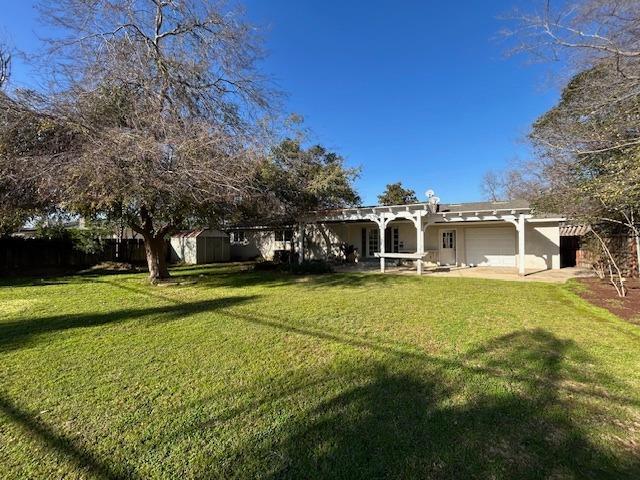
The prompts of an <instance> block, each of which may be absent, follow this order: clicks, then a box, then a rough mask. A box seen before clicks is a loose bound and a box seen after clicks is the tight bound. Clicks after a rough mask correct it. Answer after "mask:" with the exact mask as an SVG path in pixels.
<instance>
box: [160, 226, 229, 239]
mask: <svg viewBox="0 0 640 480" xmlns="http://www.w3.org/2000/svg"><path fill="white" fill-rule="evenodd" d="M228 236H229V235H227V234H226V233H224V232H222V231H220V230H214V229H212V228H196V229H194V230H182V231H180V232H176V233H174V234H173V235H171V237H178V238H197V237H228Z"/></svg>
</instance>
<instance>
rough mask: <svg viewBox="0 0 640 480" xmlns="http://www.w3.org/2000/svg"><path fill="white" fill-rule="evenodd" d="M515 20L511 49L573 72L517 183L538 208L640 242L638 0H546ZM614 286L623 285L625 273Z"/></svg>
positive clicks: (537, 126)
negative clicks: (558, 61) (557, 62)
mask: <svg viewBox="0 0 640 480" xmlns="http://www.w3.org/2000/svg"><path fill="white" fill-rule="evenodd" d="M514 20H515V28H514V29H513V30H512V31H511V34H512V36H513V38H515V39H516V42H517V43H516V48H515V50H517V51H524V52H528V53H532V54H533V55H534V56H535V58H536V59H540V58H553V59H561V60H564V61H565V63H564V64H563V65H564V70H563V71H564V73H565V74H568V76H569V81H568V82H567V83H566V86H565V87H564V89H563V91H562V95H561V97H560V100H559V102H558V103H557V105H555V106H554V107H553V108H552V109H551V110H549V111H548V112H546V113H545V114H544V115H542V116H541V117H540V118H539V119H538V120H537V121H536V122H535V123H534V124H533V126H532V129H531V133H530V135H529V138H530V140H531V142H532V145H533V147H534V152H535V158H533V159H532V160H531V161H529V162H526V163H525V164H524V165H523V166H520V168H516V169H514V170H512V172H513V174H514V175H516V176H515V177H514V178H515V179H516V182H515V183H518V180H520V182H519V183H520V185H525V186H527V187H528V188H529V190H530V192H531V193H532V196H533V197H534V200H535V204H536V206H537V207H538V208H539V209H541V210H546V211H553V212H556V213H562V214H564V215H566V216H567V217H568V218H570V219H572V220H574V221H580V222H584V223H587V224H590V225H591V227H592V231H593V232H594V235H596V236H597V238H599V239H602V237H603V235H604V234H607V233H611V232H614V233H615V232H623V233H624V232H626V233H631V234H632V235H633V236H635V238H636V242H637V245H638V244H640V242H638V237H639V236H640V231H639V230H640V228H639V220H638V218H639V216H640V186H639V185H640V183H639V181H640V124H639V123H638V119H639V118H640V115H639V114H640V28H639V27H640V4H639V3H638V2H625V1H618V0H586V1H580V2H550V1H547V2H541V7H540V9H539V10H538V11H536V12H533V13H525V14H518V15H516V16H515V17H514ZM507 174H509V172H508V173H507ZM527 182H529V183H527ZM603 248H604V250H605V251H606V253H607V255H608V256H609V260H610V261H612V262H613V257H612V256H611V255H610V254H609V252H608V250H607V248H606V245H604V243H603ZM638 260H639V262H638V263H639V264H640V249H638ZM614 263H615V262H614ZM615 268H616V269H617V266H615ZM618 273H619V272H618ZM617 287H618V289H619V291H620V292H621V293H622V294H624V285H623V284H622V281H621V276H620V281H619V282H618V285H617Z"/></svg>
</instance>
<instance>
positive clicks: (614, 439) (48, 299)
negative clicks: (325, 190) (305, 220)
mask: <svg viewBox="0 0 640 480" xmlns="http://www.w3.org/2000/svg"><path fill="white" fill-rule="evenodd" d="M174 274H175V275H179V276H185V277H186V279H187V280H188V279H191V280H195V281H196V283H193V284H185V285H182V286H173V287H165V288H160V287H151V286H148V285H146V284H145V282H144V275H142V274H140V275H131V274H127V275H104V276H74V277H67V278H55V279H45V280H38V279H36V280H34V279H26V280H25V279H23V280H19V281H18V280H15V279H14V280H7V279H5V280H2V283H0V478H7V479H14V478H65V479H73V478H121V477H124V478H139V479H147V478H225V479H226V478H345V479H352V478H366V479H371V478H465V477H477V478H612V479H613V478H615V479H618V478H636V479H637V478H640V328H638V327H637V326H634V325H631V324H628V323H625V322H624V321H622V320H620V319H618V318H616V317H614V316H613V315H611V314H609V313H607V312H605V311H604V310H600V309H598V308H595V307H592V306H590V305H589V304H587V303H585V302H584V301H583V300H581V299H579V298H578V297H577V296H576V295H575V294H574V293H572V291H571V286H559V285H551V284H542V283H517V282H500V281H488V280H486V281H485V280H474V279H445V278H424V277H423V278H417V277H413V276H394V275H385V276H381V275H375V274H369V275H367V274H341V275H338V274H336V275H327V276H317V277H298V276H287V275H280V274H270V273H251V272H242V271H240V268H239V267H237V266H227V267H202V268H193V269H182V270H178V271H174Z"/></svg>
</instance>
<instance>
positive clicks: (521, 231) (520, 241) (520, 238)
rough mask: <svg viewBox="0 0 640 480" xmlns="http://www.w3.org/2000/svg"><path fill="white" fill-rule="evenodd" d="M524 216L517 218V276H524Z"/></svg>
mask: <svg viewBox="0 0 640 480" xmlns="http://www.w3.org/2000/svg"><path fill="white" fill-rule="evenodd" d="M524 231H525V223H524V215H523V214H520V216H519V217H518V275H521V276H524V274H525V268H524V267H525V253H526V250H525V243H524Z"/></svg>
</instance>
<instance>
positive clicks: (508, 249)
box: [464, 227, 516, 267]
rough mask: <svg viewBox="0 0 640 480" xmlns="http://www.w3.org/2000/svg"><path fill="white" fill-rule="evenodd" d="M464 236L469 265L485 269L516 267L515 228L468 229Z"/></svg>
mask: <svg viewBox="0 0 640 480" xmlns="http://www.w3.org/2000/svg"><path fill="white" fill-rule="evenodd" d="M464 236H465V246H466V250H467V264H469V265H477V266H484V267H515V266H516V255H515V254H516V232H515V229H514V228H511V227H498V228H493V227H491V228H467V229H465V231H464Z"/></svg>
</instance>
